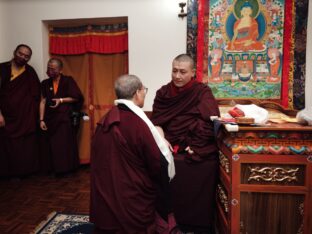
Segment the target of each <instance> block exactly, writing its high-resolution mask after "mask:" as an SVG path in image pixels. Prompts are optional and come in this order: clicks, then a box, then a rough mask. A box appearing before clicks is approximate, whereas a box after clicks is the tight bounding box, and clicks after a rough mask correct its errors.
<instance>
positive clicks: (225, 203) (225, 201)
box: [217, 184, 229, 213]
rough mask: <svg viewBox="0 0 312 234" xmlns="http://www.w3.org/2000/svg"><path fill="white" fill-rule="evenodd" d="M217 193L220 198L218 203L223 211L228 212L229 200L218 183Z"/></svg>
mask: <svg viewBox="0 0 312 234" xmlns="http://www.w3.org/2000/svg"><path fill="white" fill-rule="evenodd" d="M217 194H218V197H219V200H220V203H221V205H222V207H223V209H224V211H225V213H228V212H229V201H228V197H227V195H226V193H225V191H224V189H223V187H222V186H221V185H220V184H218V186H217Z"/></svg>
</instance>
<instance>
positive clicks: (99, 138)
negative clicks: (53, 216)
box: [90, 105, 162, 234]
mask: <svg viewBox="0 0 312 234" xmlns="http://www.w3.org/2000/svg"><path fill="white" fill-rule="evenodd" d="M161 157H162V156H161V153H160V150H159V149H158V146H157V145H156V143H155V140H154V138H153V136H152V134H151V132H150V129H149V128H148V126H147V125H146V123H145V122H144V121H143V120H142V119H141V118H140V117H138V116H137V115H136V114H134V113H133V112H131V111H130V110H129V109H128V108H127V107H126V106H125V105H118V107H113V108H112V109H111V110H110V112H108V114H107V115H106V116H105V117H104V118H103V119H102V120H101V121H100V122H99V123H98V127H97V129H96V132H95V135H94V137H93V141H92V150H91V209H90V220H91V222H93V223H95V226H96V227H97V228H98V229H101V230H102V231H103V233H106V232H108V231H111V232H112V233H120V234H124V233H142V234H143V233H144V234H145V233H155V206H156V191H157V183H158V181H159V180H160V160H161ZM104 230H105V231H106V232H105V231H104Z"/></svg>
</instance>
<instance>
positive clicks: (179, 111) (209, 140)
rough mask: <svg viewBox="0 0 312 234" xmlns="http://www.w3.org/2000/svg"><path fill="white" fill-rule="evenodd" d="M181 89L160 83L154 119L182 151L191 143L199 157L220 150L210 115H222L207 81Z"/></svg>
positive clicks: (196, 158)
mask: <svg viewBox="0 0 312 234" xmlns="http://www.w3.org/2000/svg"><path fill="white" fill-rule="evenodd" d="M192 83H193V84H192V85H191V86H190V87H188V88H187V89H182V90H181V91H178V92H177V90H175V89H173V88H172V85H173V84H172V83H169V84H167V85H165V86H163V87H161V88H160V89H159V90H158V91H157V93H156V97H155V100H154V105H153V114H152V117H151V120H152V122H153V123H154V124H155V125H156V126H157V125H158V126H161V127H162V128H163V130H164V132H165V137H166V139H167V140H168V141H169V142H170V143H171V144H172V145H173V146H175V145H178V146H179V149H180V150H181V151H183V150H184V149H185V147H186V146H190V147H191V149H192V150H193V151H194V152H195V154H194V155H192V156H191V155H188V158H191V159H192V160H196V161H200V160H202V159H203V158H205V157H209V155H211V154H214V153H215V152H216V151H217V146H216V142H215V138H214V132H213V123H212V121H211V120H210V116H219V115H220V113H219V108H218V105H217V102H216V100H215V98H214V96H213V94H212V92H211V90H210V88H209V87H208V86H207V85H204V84H202V83H198V82H192Z"/></svg>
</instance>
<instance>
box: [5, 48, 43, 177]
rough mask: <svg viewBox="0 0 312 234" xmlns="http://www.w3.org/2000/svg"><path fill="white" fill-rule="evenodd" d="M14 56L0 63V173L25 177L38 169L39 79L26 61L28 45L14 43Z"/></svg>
mask: <svg viewBox="0 0 312 234" xmlns="http://www.w3.org/2000/svg"><path fill="white" fill-rule="evenodd" d="M13 55H14V58H13V59H12V60H11V61H9V62H5V63H1V64H0V176H4V177H11V176H25V175H29V174H32V173H34V172H36V171H37V170H38V149H39V148H38V139H37V131H36V129H37V126H38V110H39V101H40V81H39V79H38V76H37V73H36V71H35V70H34V69H33V68H32V67H31V66H30V65H28V64H27V62H28V61H29V60H30V58H31V55H32V50H31V48H30V47H29V46H27V45H24V44H21V45H18V46H17V47H16V49H15V51H14V54H13Z"/></svg>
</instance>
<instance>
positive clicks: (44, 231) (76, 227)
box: [34, 212, 93, 234]
mask: <svg viewBox="0 0 312 234" xmlns="http://www.w3.org/2000/svg"><path fill="white" fill-rule="evenodd" d="M92 231H93V224H92V223H89V216H88V215H85V214H64V213H58V212H53V213H51V214H50V215H49V216H48V218H47V220H46V221H44V222H42V223H41V224H39V225H38V227H37V228H36V230H35V231H34V234H70V233H71V234H74V233H84V234H88V233H90V234H91V233H92Z"/></svg>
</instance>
